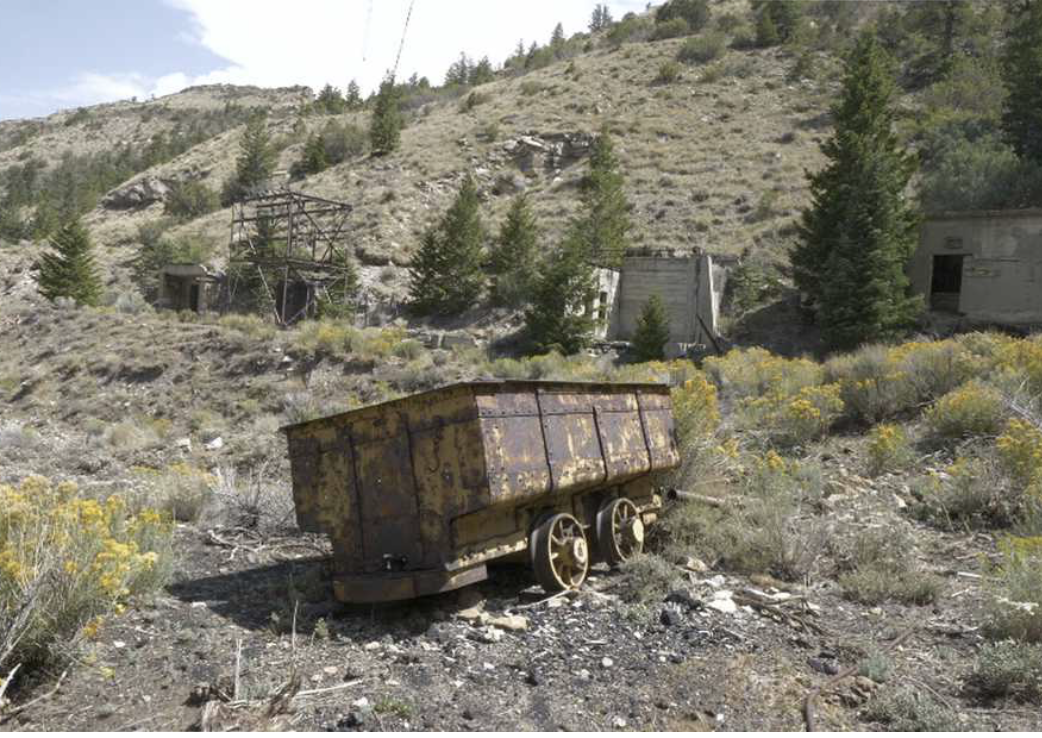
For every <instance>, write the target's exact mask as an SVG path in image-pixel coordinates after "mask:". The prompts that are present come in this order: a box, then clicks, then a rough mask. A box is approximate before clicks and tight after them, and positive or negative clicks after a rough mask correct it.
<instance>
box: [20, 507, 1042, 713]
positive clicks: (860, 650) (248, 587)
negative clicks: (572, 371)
mask: <svg viewBox="0 0 1042 738" xmlns="http://www.w3.org/2000/svg"><path fill="white" fill-rule="evenodd" d="M835 505H836V507H835V509H834V510H832V511H830V512H829V513H828V514H829V515H834V516H837V517H843V516H851V517H857V518H859V519H863V520H872V521H873V522H874V521H877V520H879V519H880V516H881V515H885V514H892V513H890V511H892V510H893V507H894V498H893V495H892V493H890V492H889V491H885V490H881V489H875V490H861V492H860V493H855V494H854V495H853V496H851V497H850V498H848V499H841V500H838V501H837V502H836V503H835ZM920 534H921V536H922V539H923V540H922V543H923V546H922V550H923V551H925V552H927V555H928V556H929V559H930V566H931V568H932V569H933V570H934V571H935V572H937V573H939V574H941V575H943V576H944V577H945V580H946V587H945V593H944V595H943V596H942V597H941V599H940V600H939V602H938V603H937V604H936V605H934V606H928V607H914V606H903V605H886V606H883V607H873V608H870V607H864V606H859V605H855V604H852V603H850V602H848V601H846V600H844V599H842V598H841V597H840V596H839V594H838V592H837V591H836V586H835V584H834V583H832V582H830V581H820V582H807V583H805V585H803V586H795V587H793V586H789V587H787V589H788V590H789V591H791V593H792V594H794V595H795V596H796V598H795V599H796V600H798V601H797V602H795V603H791V606H789V605H782V606H779V607H776V608H775V609H774V610H773V611H771V610H770V609H767V610H765V609H761V608H757V607H754V606H749V605H741V604H740V605H739V606H738V608H737V610H736V611H735V612H733V613H732V612H722V611H719V610H718V609H715V608H714V605H713V603H714V602H715V601H718V599H719V596H720V595H719V593H720V592H721V591H723V592H731V593H733V597H734V601H736V602H738V603H741V602H744V601H746V600H743V599H742V594H743V593H747V594H748V595H749V596H754V597H755V596H756V593H763V594H767V595H772V594H773V595H776V594H777V590H774V589H772V587H771V585H780V583H778V582H773V581H770V580H763V579H759V578H757V577H753V578H752V579H747V578H743V577H732V576H728V575H722V574H717V573H715V572H706V573H701V574H696V573H694V572H690V573H688V575H687V583H686V585H685V586H684V587H681V588H679V589H678V590H676V591H674V592H672V593H670V594H669V595H668V596H667V597H666V598H665V600H664V601H652V602H647V603H643V604H639V605H630V604H626V603H624V602H622V601H620V599H619V598H618V596H617V595H615V594H613V589H614V588H615V587H616V585H617V584H618V583H619V581H620V577H621V576H622V575H620V574H618V573H617V572H610V571H608V570H607V569H598V570H596V571H595V572H594V573H593V575H592V576H591V578H590V580H589V582H588V584H587V585H586V586H584V588H583V590H582V591H581V592H579V593H576V594H574V595H569V596H564V597H558V598H555V599H551V600H547V599H546V598H545V595H543V593H542V592H541V590H540V589H539V588H538V586H536V585H535V584H534V582H533V580H532V578H531V576H530V574H529V573H528V572H527V571H526V570H524V569H520V568H513V567H500V568H497V569H494V570H493V576H492V578H491V579H490V580H489V581H488V582H486V583H483V584H480V585H475V586H472V587H468V588H466V589H463V590H461V591H459V592H456V593H449V594H445V595H439V596H435V597H429V598H424V599H422V600H418V601H415V602H410V603H403V604H398V605H386V606H376V607H360V606H356V607H346V606H341V605H338V604H337V603H334V602H333V601H332V600H331V599H330V596H329V589H328V582H327V579H326V576H327V566H328V560H327V559H325V558H324V557H323V556H322V555H321V553H320V552H321V549H322V547H323V545H324V544H323V542H322V541H321V540H320V539H317V538H307V537H296V538H282V539H273V540H271V541H268V542H260V541H258V540H257V539H255V538H254V537H251V536H247V535H243V534H241V533H238V534H237V533H236V531H234V530H218V531H214V530H203V529H200V528H197V527H194V526H182V527H180V528H179V530H178V532H177V550H178V554H179V559H178V560H179V563H178V571H177V573H176V576H175V578H174V581H173V582H172V583H171V584H170V585H169V586H168V587H167V588H166V590H165V591H164V592H162V593H161V595H160V596H158V597H157V598H156V599H155V601H154V602H151V603H149V604H147V605H142V606H139V607H136V608H134V609H132V610H130V611H128V612H127V613H126V614H125V615H124V616H122V617H119V618H116V619H114V620H113V621H112V622H111V623H110V624H109V625H107V626H106V627H105V628H103V630H102V631H101V632H100V633H99V634H98V636H97V638H96V640H94V641H92V642H90V643H89V644H88V646H87V647H86V649H85V650H84V651H83V652H82V654H81V655H80V656H79V658H78V659H77V661H76V662H75V663H73V664H72V665H71V666H70V668H69V672H68V676H67V678H66V679H65V681H64V683H63V684H62V686H61V689H60V690H59V691H58V692H57V693H56V694H54V695H53V696H52V697H50V698H49V699H46V700H44V701H42V702H40V703H39V704H38V705H37V706H35V707H33V708H32V709H30V710H27V711H26V712H24V713H22V714H21V715H20V716H18V717H17V718H16V719H15V720H14V721H12V722H11V723H9V724H8V725H7V726H5V727H6V728H13V729H17V730H180V729H189V728H199V727H202V726H204V725H205V726H206V727H208V728H229V727H239V728H265V727H281V728H285V729H294V730H354V729H361V730H409V729H428V730H518V729H520V730H583V729H585V730H590V729H593V730H622V729H626V730H630V729H633V730H649V729H650V730H730V731H738V730H742V731H745V730H799V729H801V728H803V727H804V709H805V703H806V700H807V698H808V695H810V694H811V693H812V692H813V691H815V690H818V689H820V690H821V695H820V697H819V698H818V699H816V700H815V703H814V707H813V710H812V711H813V717H814V720H815V723H814V724H815V727H817V728H818V729H823V730H853V729H858V730H864V729H874V728H884V729H885V728H886V727H887V726H886V725H883V724H879V723H873V722H871V721H870V720H868V719H867V718H866V706H867V705H868V704H869V703H870V702H871V701H872V700H874V699H880V698H881V695H884V694H885V693H886V692H888V691H893V690H897V689H908V688H911V689H913V690H914V691H915V692H917V693H921V694H925V695H928V697H929V699H931V700H932V701H933V702H935V703H939V704H940V705H942V706H943V707H944V709H945V710H947V711H948V712H949V713H950V715H951V716H952V717H953V719H954V720H955V725H954V726H952V727H957V728H961V729H972V730H1038V729H1039V728H1040V727H1042V717H1040V716H1039V714H1038V712H1037V710H1032V709H1026V708H1023V707H1020V706H1017V705H1003V704H997V705H986V704H981V703H979V702H977V701H976V700H975V699H974V698H973V697H972V695H970V694H969V693H968V692H967V691H966V690H965V688H964V686H963V683H962V677H963V675H964V674H965V673H966V671H967V668H968V665H969V664H970V663H971V662H972V659H973V657H974V654H975V652H976V649H977V648H978V646H979V644H980V641H981V638H980V636H979V634H978V629H977V628H976V627H975V626H974V625H973V623H974V612H975V608H976V607H977V605H978V603H979V598H980V597H981V596H982V595H981V592H980V589H979V581H980V580H978V579H977V578H976V577H977V576H979V568H980V564H981V560H980V557H979V556H978V555H977V554H974V553H971V552H972V551H973V550H975V549H976V550H979V548H980V546H981V543H982V542H981V541H980V540H971V539H973V538H974V537H973V536H969V537H967V536H948V535H941V534H938V533H936V532H935V531H931V530H928V529H922V530H921V531H920ZM978 537H979V536H978ZM800 598H805V599H804V600H800ZM480 613H487V616H486V617H485V618H484V620H486V621H488V619H489V618H496V617H499V616H501V615H503V614H515V615H520V616H522V617H523V618H524V620H525V622H524V629H523V630H510V629H506V628H502V627H497V626H495V625H482V616H481V615H480ZM493 622H495V621H493ZM512 627H518V626H517V624H516V622H515V623H514V624H513V626H512ZM880 654H882V656H880ZM873 655H875V656H876V658H883V659H885V662H886V664H887V668H886V671H888V672H889V673H888V674H887V675H886V677H885V679H883V680H882V683H879V682H877V681H873V679H870V678H868V677H866V676H864V675H863V673H861V674H859V673H857V671H858V670H857V668H856V667H857V666H858V665H859V664H864V663H865V661H866V659H867V658H870V657H872V656H873ZM849 667H855V673H854V674H851V675H849V676H848V677H847V678H843V679H840V680H839V681H836V677H837V676H843V675H844V674H846V673H847V670H848V668H849ZM862 672H863V669H862ZM237 673H238V700H236V699H235V697H236V681H237V679H236V674H237ZM287 689H288V690H290V692H291V693H295V695H296V696H295V697H294V698H293V699H292V700H289V701H288V703H285V704H284V703H280V702H278V700H277V699H274V698H273V696H275V695H278V694H280V692H281V693H285V691H286V690H287ZM40 691H45V690H44V688H43V687H41V690H40ZM273 705H274V707H273ZM272 712H274V713H275V714H271V713H272Z"/></svg>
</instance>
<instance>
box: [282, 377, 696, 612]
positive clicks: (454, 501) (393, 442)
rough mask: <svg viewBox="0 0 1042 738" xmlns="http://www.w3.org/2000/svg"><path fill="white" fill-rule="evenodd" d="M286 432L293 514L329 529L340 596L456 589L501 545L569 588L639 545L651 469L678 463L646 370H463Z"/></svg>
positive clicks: (669, 418)
mask: <svg viewBox="0 0 1042 738" xmlns="http://www.w3.org/2000/svg"><path fill="white" fill-rule="evenodd" d="M283 430H284V431H285V433H286V436H287V440H288V444H289V455H290V462H291V467H292V474H293V495H294V502H295V505H296V511H297V520H298V523H299V525H300V527H301V529H302V530H305V531H311V532H319V533H326V534H328V535H329V536H330V538H331V540H332V544H333V552H334V557H333V558H334V591H335V594H336V596H337V598H338V599H340V600H342V601H344V602H378V601H387V600H401V599H409V598H412V597H416V596H420V595H425V594H433V593H436V592H444V591H447V590H451V589H455V588H457V587H461V586H463V585H466V584H470V583H473V582H477V581H481V580H483V579H485V578H487V576H488V573H487V569H486V564H487V563H488V562H489V561H492V560H494V559H500V558H503V557H508V556H515V557H520V558H523V557H525V556H527V557H528V559H529V561H530V562H531V564H532V566H533V568H534V569H535V572H536V575H537V578H538V579H539V581H540V583H541V584H542V585H543V586H544V587H545V588H546V589H548V590H550V591H555V590H561V589H565V588H570V587H577V586H579V585H580V584H581V583H582V581H583V579H584V578H585V576H586V573H587V571H588V568H589V565H590V562H591V561H595V560H603V561H607V562H608V563H611V564H615V563H618V562H620V561H622V560H624V559H626V558H628V557H630V556H632V555H633V554H635V553H636V552H639V551H640V550H641V548H642V546H643V540H644V527H645V525H647V524H649V523H651V522H653V521H654V520H655V518H656V515H657V512H658V510H659V509H660V508H661V506H662V500H661V497H660V496H659V495H658V494H657V493H656V491H655V488H654V487H653V484H652V480H653V476H652V475H653V473H654V472H659V471H665V470H668V469H672V468H674V467H676V466H677V465H678V463H679V455H678V452H677V444H676V438H675V432H674V427H673V414H672V404H671V401H670V395H669V389H668V387H666V386H664V385H657V384H601V383H598V384H594V383H578V382H532V381H503V382H470V383H464V384H456V385H452V386H448V387H444V388H441V389H437V390H432V391H430V392H424V393H421V394H417V395H413V396H410V397H405V398H402V399H398V400H393V401H391V402H385V403H383V404H380V405H374V406H372V407H366V408H362V409H359V410H353V411H351V412H346V413H342V414H339V415H333V416H330V417H326V418H321V419H318V420H313V421H309V422H306V423H299V424H297V425H291V426H288V427H286V428H284V429H283Z"/></svg>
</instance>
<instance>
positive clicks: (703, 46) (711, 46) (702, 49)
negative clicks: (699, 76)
mask: <svg viewBox="0 0 1042 738" xmlns="http://www.w3.org/2000/svg"><path fill="white" fill-rule="evenodd" d="M726 50H727V39H726V38H725V37H724V35H723V34H722V33H717V32H715V31H713V32H709V33H706V34H704V35H702V36H698V37H696V38H690V39H688V40H687V41H685V42H684V45H683V46H681V47H680V50H679V51H678V52H677V59H678V60H679V61H681V62H683V63H684V64H705V63H707V62H711V61H713V60H714V59H719V58H720V57H721V56H723V54H724V52H725V51H726Z"/></svg>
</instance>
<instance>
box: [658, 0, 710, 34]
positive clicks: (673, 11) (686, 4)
mask: <svg viewBox="0 0 1042 738" xmlns="http://www.w3.org/2000/svg"><path fill="white" fill-rule="evenodd" d="M709 16H710V11H709V2H708V0H669V2H667V3H664V4H663V5H660V6H659V8H658V10H656V11H655V23H668V22H669V21H671V20H673V19H674V18H682V19H683V20H685V21H687V25H688V28H689V29H690V31H691V33H696V32H697V31H701V30H702V29H703V28H705V26H706V24H707V23H709Z"/></svg>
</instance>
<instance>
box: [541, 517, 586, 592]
mask: <svg viewBox="0 0 1042 738" xmlns="http://www.w3.org/2000/svg"><path fill="white" fill-rule="evenodd" d="M528 545H529V546H530V547H531V549H532V567H533V568H534V569H535V575H536V579H538V580H539V583H540V584H541V585H542V586H543V589H545V590H546V591H547V592H560V591H562V590H565V589H577V588H578V587H580V586H581V585H582V583H583V581H584V580H585V579H586V572H587V571H589V569H590V549H589V546H588V545H587V543H586V533H585V532H584V531H583V527H582V525H581V524H580V523H579V521H578V520H576V519H575V518H573V517H572V516H571V515H568V514H566V513H560V514H557V515H552V516H550V517H549V518H546V519H545V520H543V521H542V522H541V523H540V524H539V525H537V526H536V528H535V530H534V531H532V537H531V539H530V541H529V544H528Z"/></svg>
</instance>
